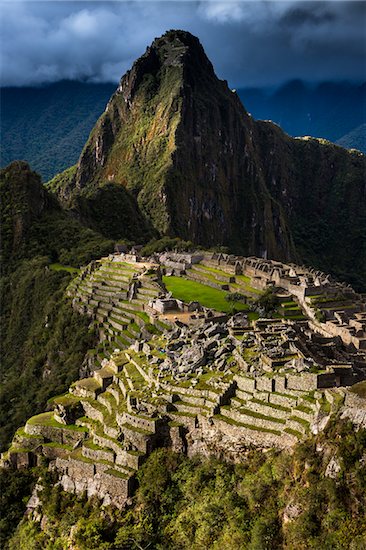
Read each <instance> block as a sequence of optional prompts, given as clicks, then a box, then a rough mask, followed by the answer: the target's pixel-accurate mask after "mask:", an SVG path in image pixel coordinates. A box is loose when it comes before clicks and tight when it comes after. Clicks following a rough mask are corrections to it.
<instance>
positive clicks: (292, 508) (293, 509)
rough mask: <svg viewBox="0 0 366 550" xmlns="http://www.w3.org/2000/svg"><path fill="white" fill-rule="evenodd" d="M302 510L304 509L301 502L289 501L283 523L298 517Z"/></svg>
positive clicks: (284, 512)
mask: <svg viewBox="0 0 366 550" xmlns="http://www.w3.org/2000/svg"><path fill="white" fill-rule="evenodd" d="M301 512H302V509H301V507H300V505H299V504H296V503H294V502H289V503H288V504H287V506H286V508H285V509H284V511H283V523H285V524H286V523H289V522H290V521H293V520H294V519H296V518H298V517H299V515H300V514H301Z"/></svg>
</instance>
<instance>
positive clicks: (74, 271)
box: [50, 263, 80, 275]
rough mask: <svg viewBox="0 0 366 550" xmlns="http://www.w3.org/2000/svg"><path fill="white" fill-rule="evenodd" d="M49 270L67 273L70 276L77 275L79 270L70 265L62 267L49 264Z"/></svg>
mask: <svg viewBox="0 0 366 550" xmlns="http://www.w3.org/2000/svg"><path fill="white" fill-rule="evenodd" d="M50 269H52V271H67V273H70V274H71V275H76V274H77V273H79V271H80V270H79V269H78V268H77V267H72V266H71V265H62V264H57V263H56V264H50Z"/></svg>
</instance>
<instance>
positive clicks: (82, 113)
mask: <svg viewBox="0 0 366 550" xmlns="http://www.w3.org/2000/svg"><path fill="white" fill-rule="evenodd" d="M114 88H115V86H114V85H113V84H98V85H90V84H86V83H82V82H76V81H61V82H57V83H56V84H50V85H48V86H40V87H24V88H2V89H1V94H0V102H1V103H0V105H1V133H2V136H3V138H2V143H1V166H2V167H5V166H7V164H9V163H10V162H12V161H13V160H16V159H23V160H26V161H27V162H29V164H30V165H31V167H32V169H33V170H35V171H37V172H38V173H39V174H41V175H42V179H43V181H47V180H49V179H51V178H52V177H53V176H54V175H55V174H57V173H58V172H61V171H62V170H65V168H67V167H68V166H70V165H72V164H74V163H75V162H76V161H77V159H78V156H79V155H80V151H81V150H82V148H83V145H84V143H85V140H86V139H87V137H88V135H89V132H90V130H91V129H92V128H93V126H94V124H95V121H96V120H97V118H98V117H99V116H100V114H101V113H102V112H103V111H104V109H105V106H106V103H107V101H108V97H109V96H110V95H111V93H112V92H113V90H114Z"/></svg>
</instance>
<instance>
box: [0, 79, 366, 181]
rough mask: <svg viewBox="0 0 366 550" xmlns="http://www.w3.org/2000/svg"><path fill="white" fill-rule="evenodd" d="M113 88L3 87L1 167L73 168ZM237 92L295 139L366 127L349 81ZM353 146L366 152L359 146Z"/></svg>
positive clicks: (47, 174) (46, 172) (360, 98)
mask: <svg viewBox="0 0 366 550" xmlns="http://www.w3.org/2000/svg"><path fill="white" fill-rule="evenodd" d="M115 88H116V85H115V83H99V84H96V83H89V82H77V81H72V80H62V81H60V82H56V83H53V84H45V85H43V86H37V87H24V88H14V87H4V88H1V90H0V91H1V93H0V105H1V121H0V122H1V127H2V135H3V139H2V144H1V149H2V151H1V166H6V165H7V164H9V163H10V162H12V161H13V160H15V159H26V160H27V161H28V162H29V163H30V165H31V166H32V168H33V170H36V171H37V172H38V173H39V174H41V176H42V179H43V180H44V181H48V180H49V179H51V178H52V177H53V176H55V175H56V174H57V173H58V172H60V171H62V170H65V168H67V167H68V166H70V165H72V164H74V163H75V162H76V161H77V159H78V157H79V155H80V152H81V150H82V148H83V146H84V144H85V142H86V140H87V139H88V136H89V133H90V132H91V130H92V128H93V126H94V124H95V123H96V121H97V119H98V117H99V116H100V114H101V113H102V112H103V111H104V109H105V106H106V104H107V103H108V100H109V98H110V96H111V95H112V93H113V92H114V91H115ZM237 93H238V95H239V97H240V99H241V100H242V102H243V103H244V105H245V106H246V108H247V109H248V111H249V112H250V113H251V114H252V116H253V117H254V118H256V119H262V120H273V121H274V122H276V123H277V124H279V125H280V126H281V128H283V129H284V130H285V131H286V132H287V133H288V134H290V135H291V136H305V135H310V136H316V137H322V138H325V139H329V140H330V141H336V140H338V139H340V138H341V137H342V136H343V135H345V134H348V133H349V132H351V131H352V130H353V129H354V128H355V127H358V126H359V125H360V124H361V123H362V122H365V112H366V109H365V101H366V93H365V86H359V85H357V84H354V83H351V82H345V83H342V82H329V83H327V82H324V83H320V84H318V85H317V86H315V87H314V86H310V85H309V84H307V83H305V82H302V81H291V82H286V83H284V84H283V85H281V86H280V87H279V88H277V89H275V90H273V89H269V88H266V87H261V88H240V89H238V90H237ZM339 144H340V145H342V147H346V148H347V149H348V148H350V147H351V145H348V142H346V143H345V144H343V143H341V142H339ZM353 147H355V148H356V149H359V150H360V151H362V152H363V153H365V152H366V149H362V146H361V145H360V142H358V143H357V144H356V146H355V145H353Z"/></svg>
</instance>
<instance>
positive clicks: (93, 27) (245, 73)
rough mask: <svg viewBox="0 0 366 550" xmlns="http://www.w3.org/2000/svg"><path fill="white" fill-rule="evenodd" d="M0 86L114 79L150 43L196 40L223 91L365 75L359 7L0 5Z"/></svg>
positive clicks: (209, 1) (364, 10)
mask: <svg viewBox="0 0 366 550" xmlns="http://www.w3.org/2000/svg"><path fill="white" fill-rule="evenodd" d="M1 10H2V18H1V23H0V25H1V27H0V29H1V47H0V56H1V75H2V79H1V81H2V85H26V84H35V83H41V82H53V81H57V80H60V79H64V78H71V79H72V78H77V79H85V80H89V81H117V80H118V79H119V78H120V76H121V75H122V74H123V73H124V72H125V71H126V70H127V69H128V68H129V67H130V65H131V64H132V62H133V60H134V59H135V58H136V57H138V56H139V55H141V54H142V53H143V51H144V50H145V48H146V46H147V45H148V44H150V43H151V41H152V40H153V39H154V37H156V36H159V35H160V34H162V33H163V32H164V31H165V30H167V29H171V28H183V29H186V30H189V31H190V32H192V33H194V34H196V35H197V36H199V38H200V39H201V42H202V43H203V45H204V47H205V49H206V51H207V54H208V55H209V57H210V58H211V60H212V61H213V63H214V65H215V68H216V71H217V73H218V75H219V76H220V77H221V78H226V79H227V80H229V82H230V84H231V85H232V86H235V87H238V86H242V85H261V84H276V83H279V82H282V81H284V80H287V79H292V78H303V79H307V80H324V79H357V80H362V79H365V78H366V75H365V59H366V38H365V30H364V29H365V23H366V3H365V2H352V1H329V2H310V1H309V2H307V1H295V0H292V1H278V2H277V1H270V2H268V1H260V0H258V1H239V0H236V1H235V0H232V1H225V0H218V1H217V0H216V1H214V0H204V1H197V2H184V1H181V2H174V1H169V0H168V1H165V2H155V1H153V0H150V1H145V2H142V1H134V0H132V1H129V2H107V1H105V2H89V1H82V2H72V1H57V0H56V1H52V2H48V1H38V2H32V1H28V2H17V1H13V2H3V3H2V4H1Z"/></svg>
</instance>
